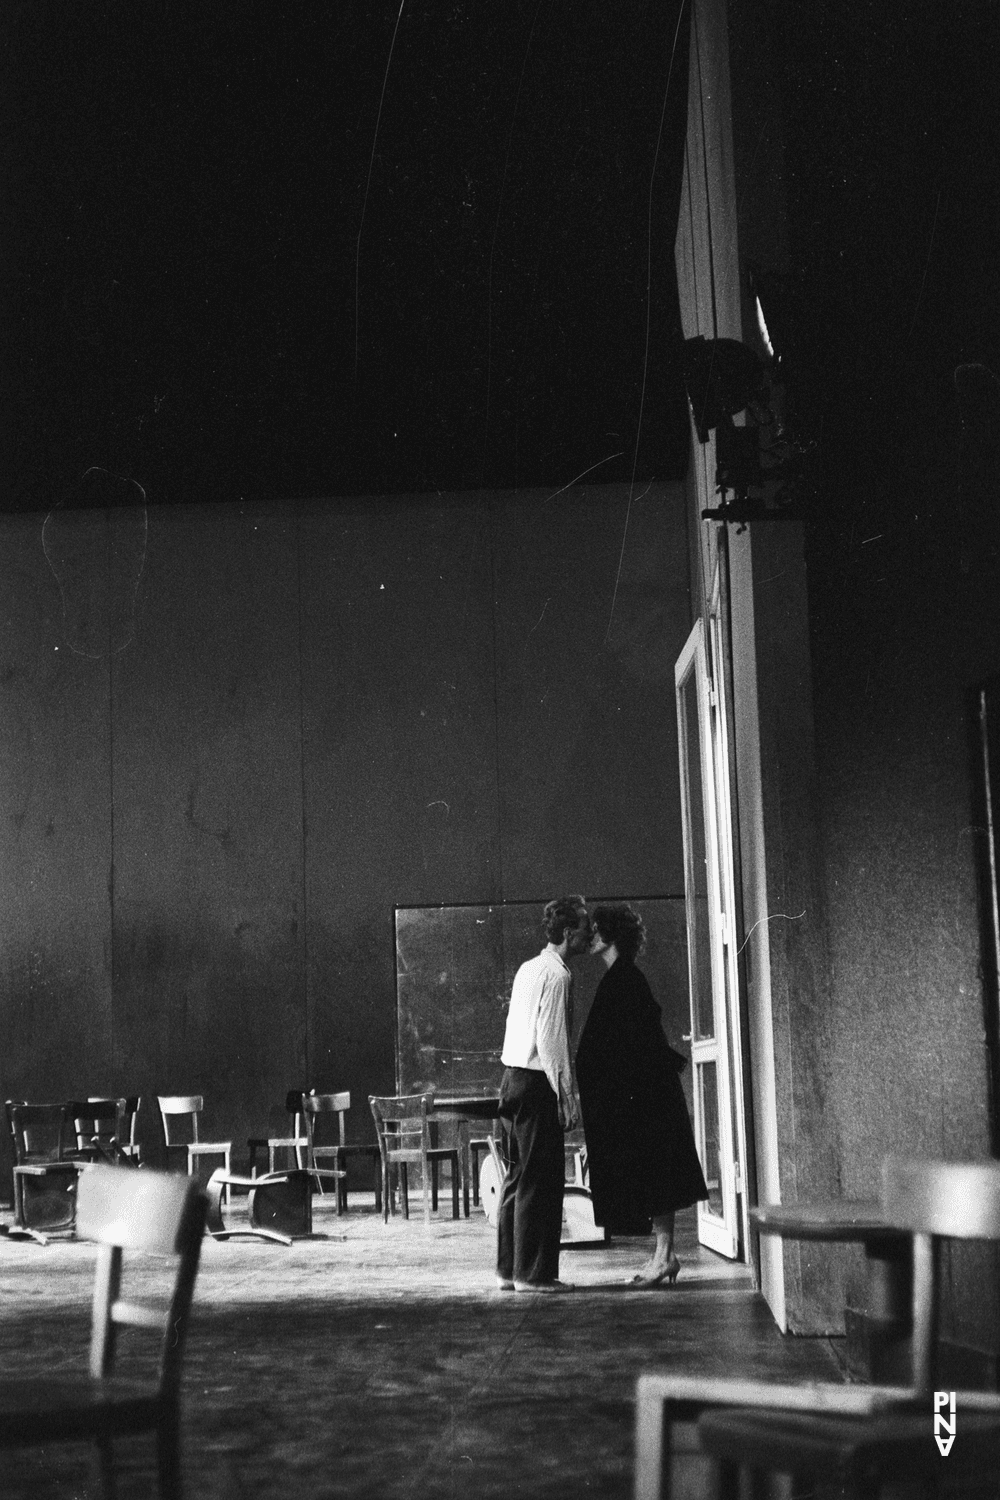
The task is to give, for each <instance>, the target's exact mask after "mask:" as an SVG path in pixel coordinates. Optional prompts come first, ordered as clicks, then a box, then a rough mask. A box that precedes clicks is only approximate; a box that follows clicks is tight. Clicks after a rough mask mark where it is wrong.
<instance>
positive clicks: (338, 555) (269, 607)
mask: <svg viewBox="0 0 1000 1500" xmlns="http://www.w3.org/2000/svg"><path fill="white" fill-rule="evenodd" d="M136 493H137V494H138V491H136ZM623 501H624V502H625V503H626V504H627V495H626V493H625V491H624V490H621V491H617V490H607V491H605V492H604V493H603V494H601V493H600V492H598V491H587V492H577V493H573V492H567V493H566V494H564V495H560V496H555V497H552V498H551V499H550V498H548V497H546V496H545V495H543V494H537V493H536V494H535V495H533V496H524V495H518V496H513V497H496V496H489V495H481V496H480V495H473V496H450V497H448V498H447V499H445V498H441V497H439V498H437V499H429V498H424V499H420V500H417V501H414V500H413V499H412V498H410V499H406V498H402V499H399V500H391V501H381V500H372V499H365V500H359V501H356V502H354V501H334V502H329V503H319V502H308V503H302V504H299V505H297V506H291V505H289V506H270V507H261V508H259V509H250V508H248V507H246V506H242V505H230V506H214V505H213V506H206V507H196V506H191V507H185V506H180V505H178V506H172V507H169V508H164V507H155V506H154V507H150V508H149V511H148V514H147V512H146V510H145V508H144V507H143V506H142V504H141V503H140V504H134V503H131V504H119V505H118V506H117V508H116V507H111V508H104V509H92V510H88V509H82V510H78V511H75V512H72V515H73V516H75V517H76V520H75V521H73V522H71V523H69V524H66V522H65V515H66V513H63V514H62V515H61V516H60V518H59V527H58V528H57V530H56V531H55V532H54V533H53V534H52V538H51V540H52V549H51V550H52V556H53V558H54V559H58V567H57V571H58V572H59V577H60V578H61V579H62V584H60V583H59V582H57V578H56V573H55V572H54V571H53V568H52V567H50V566H49V563H48V562H47V561H46V557H45V553H44V552H43V550H42V547H41V531H42V523H43V521H44V516H38V517H34V516H31V517H27V518H25V519H23V520H21V519H15V518H10V519H9V520H7V521H5V523H4V532H5V547H4V556H3V563H2V566H3V569H4V573H3V579H4V587H5V599H6V600H7V601H8V604H7V622H6V627H5V634H4V638H3V650H4V653H5V655H4V657H3V661H2V665H0V691H2V692H3V693H4V695H5V703H6V708H7V711H6V713H5V715H4V718H3V732H4V735H5V737H6V738H5V748H6V754H5V756H4V759H3V763H2V766H0V778H2V780H0V788H2V795H3V798H4V799H5V812H6V818H7V824H6V826H7V828H8V843H7V847H8V851H9V852H8V866H7V868H8V874H9V878H8V880H7V881H6V883H5V908H4V913H3V918H4V920H3V923H2V924H0V931H2V937H0V944H2V947H0V952H2V954H3V963H4V966H5V968H4V973H5V983H4V990H3V997H2V1002H0V1003H2V1005H3V1015H4V1018H5V1021H6V1037H7V1046H6V1049H5V1053H4V1068H5V1074H4V1079H5V1082H4V1088H5V1091H6V1092H7V1093H8V1094H16V1095H19V1096H20V1095H25V1094H28V1093H37V1092H45V1093H49V1092H55V1093H59V1094H67V1093H77V1092H81V1093H83V1092H94V1093H98V1092H105V1091H107V1092H126V1091H128V1092H141V1093H143V1094H144V1095H146V1096H147V1100H148V1102H147V1107H146V1109H145V1111H144V1114H143V1116H142V1118H141V1125H140V1134H141V1136H142V1137H143V1140H144V1143H145V1144H147V1145H149V1146H151V1147H154V1148H155V1147H158V1145H159V1139H160V1131H159V1123H158V1120H157V1117H156V1114H155V1110H154V1108H153V1101H152V1096H153V1095H154V1094H155V1093H157V1092H181V1091H183V1092H188V1091H191V1092H202V1093H204V1094H205V1096H206V1101H207V1116H206V1121H205V1124H206V1128H207V1129H208V1130H210V1131H212V1132H213V1133H214V1132H220V1133H222V1134H223V1135H224V1136H226V1137H232V1138H233V1139H234V1140H235V1141H237V1143H239V1144H240V1145H242V1143H243V1141H244V1139H245V1137H246V1135H247V1134H248V1133H255V1134H256V1133H263V1132H264V1131H265V1130H266V1129H268V1128H271V1129H272V1130H276V1129H277V1128H279V1127H280V1126H283V1124H284V1120H283V1118H282V1114H281V1108H280V1106H281V1104H282V1101H283V1099H284V1096H285V1092H286V1090H287V1089H288V1088H289V1087H293V1086H297V1085H298V1084H300V1083H302V1084H305V1085H310V1086H314V1087H318V1088H344V1087H346V1088H349V1089H351V1090H352V1092H353V1093H354V1095H355V1109H354V1111H353V1115H352V1119H351V1133H352V1134H353V1135H365V1134H367V1133H368V1132H369V1131H370V1128H371V1127H370V1121H369V1120H368V1116H367V1110H366V1109H365V1105H364V1101H365V1097H366V1095H367V1094H368V1093H369V1092H375V1091H378V1090H383V1089H384V1090H389V1089H391V1088H392V1087H393V1086H394V1079H395V1059H394V1054H395V1039H396V1003H395V964H394V933H393V910H394V908H395V907H396V906H419V907H431V906H439V905H441V904H446V905H450V906H455V905H459V904H482V905H484V906H489V905H491V904H492V905H499V904H500V903H502V902H503V901H504V898H505V897H507V896H509V895H511V894H514V895H516V896H518V897H519V898H524V899H527V898H529V897H530V898H531V899H532V901H534V900H535V899H536V898H537V899H538V906H539V907H540V905H541V900H542V899H544V898H545V897H547V896H550V895H552V894H554V893H556V892H557V890H558V888H559V886H564V887H565V886H568V887H569V888H570V889H573V888H579V889H582V890H584V891H585V892H586V893H587V894H589V895H591V896H592V895H593V892H594V891H596V890H602V889H603V890H609V889H611V890H632V891H635V892H638V893H640V894H642V893H644V892H645V893H648V892H650V891H652V892H654V893H655V892H657V891H662V890H664V889H671V886H670V885H669V884H667V881H668V880H671V879H672V878H673V877H672V875H671V872H672V871H674V870H675V869H676V871H677V872H678V876H677V886H676V888H677V889H679V888H680V879H679V871H680V839H679V829H678V828H677V826H676V816H675V813H674V810H673V809H674V804H675V803H676V798H677V794H676V770H675V763H676V751H675V749H674V724H673V694H672V687H671V684H670V672H671V668H672V662H673V659H674V657H675V656H676V654H677V651H678V650H679V648H680V644H681V642H682V640H683V637H684V633H685V630H686V624H687V618H686V616H687V594H686V586H685V585H683V584H682V585H681V586H680V594H679V596H678V597H674V596H673V595H672V594H671V592H670V590H671V589H672V587H673V584H672V583H670V580H671V579H672V577H673V572H672V570H673V557H674V555H675V553H676V555H677V556H679V557H680V558H683V553H684V546H683V533H682V532H676V531H675V532H674V533H673V534H671V527H680V526H681V525H682V520H681V517H680V514H679V510H678V506H677V504H676V503H675V501H676V497H675V496H673V494H672V493H665V494H662V495H660V496H659V497H658V499H657V503H656V506H655V507H653V508H652V509H647V510H646V511H644V510H643V506H644V505H646V501H645V500H637V503H636V505H634V506H633V508H632V519H631V520H630V527H629V541H628V545H627V547H626V557H625V563H624V564H623V571H622V577H621V580H620V584H619V590H618V598H617V601H616V609H615V621H614V622H613V628H612V631H611V633H610V635H609V636H608V640H609V646H608V648H607V650H605V647H604V645H603V636H604V634H605V633H606V632H607V615H606V611H605V606H606V605H609V604H610V595H609V589H610V587H611V585H612V584H613V581H614V573H615V568H614V567H613V566H612V562H611V560H610V553H609V547H608V540H607V539H608V536H609V535H611V534H612V532H613V523H615V522H617V521H621V520H623V513H622V504H621V502H623ZM74 528H75V529H74ZM633 528H634V529H633ZM634 543H635V544H636V545H637V546H638V547H639V550H640V553H641V556H640V557H639V558H636V557H633V556H632V553H631V550H630V549H631V548H632V547H633V544H634ZM630 559H631V560H630ZM660 568H665V569H666V577H667V580H668V582H667V584H666V585H663V586H662V587H659V586H657V585H656V582H655V578H654V577H653V573H654V572H655V570H656V569H660ZM67 570H68V571H67ZM647 570H648V575H647ZM67 580H69V581H68V582H67ZM137 580H138V582H137ZM60 588H62V589H63V592H64V593H65V594H66V597H67V600H68V604H67V612H66V616H65V619H64V617H63V612H62V603H61V601H62V595H61V593H60ZM67 590H68V592H67ZM661 596H662V597H661ZM622 622H630V623H629V624H628V630H627V632H626V636H625V637H624V638H620V637H618V636H616V633H615V632H617V631H619V630H620V629H622V628H623V625H622ZM497 642H499V649H500V653H501V657H502V666H501V670H500V672H499V674H498V672H497V668H496V660H497V655H496V644H497ZM71 644H72V645H73V646H75V650H74V649H71ZM612 648H613V649H612ZM81 653H86V654H81ZM595 673H596V678H595ZM595 681H596V684H597V685H596V686H595ZM498 700H499V708H498ZM646 739H648V740H649V742H650V747H649V748H648V749H647V748H646V747H645V746H644V744H643V741H644V740H646ZM605 760H606V761H607V765H608V772H607V775H605V774H604V772H603V770H602V767H603V765H604V763H605ZM498 766H499V771H498ZM500 780H502V782H503V787H504V804H505V806H504V809H503V812H502V815H501V802H500V797H499V792H498V783H499V781H500ZM609 870H612V871H613V870H618V871H623V872H632V871H633V870H634V871H635V878H634V879H631V878H630V879H626V878H625V874H622V876H621V879H620V880H617V881H616V882H615V883H613V884H612V882H611V880H610V879H608V880H605V878H604V872H606V871H609ZM112 871H113V875H112ZM654 876H655V877H656V878H655V883H654ZM525 910H526V911H527V912H528V913H529V916H528V917H527V918H526V919H525V925H524V926H523V927H522V926H519V925H517V923H515V925H514V927H513V928H511V929H510V930H508V928H509V927H510V923H511V922H512V921H513V920H514V919H513V918H512V917H510V916H508V915H505V916H504V917H503V920H502V924H501V925H502V965H503V980H502V983H501V985H500V993H501V994H502V995H503V998H504V1003H506V996H507V994H508V993H509V985H510V980H511V978H512V975H513V970H514V968H515V967H516V964H517V963H518V962H520V961H521V959H522V958H523V957H524V956H525V955H526V954H527V953H530V952H532V951H536V949H537V947H538V946H539V944H540V937H539V935H538V932H537V929H536V926H535V923H536V921H537V908H536V909H535V913H534V915H530V912H531V908H530V906H529V907H526V908H525ZM517 921H518V922H520V918H518V919H517ZM112 994H113V1004H112ZM581 1014H582V1011H581Z"/></svg>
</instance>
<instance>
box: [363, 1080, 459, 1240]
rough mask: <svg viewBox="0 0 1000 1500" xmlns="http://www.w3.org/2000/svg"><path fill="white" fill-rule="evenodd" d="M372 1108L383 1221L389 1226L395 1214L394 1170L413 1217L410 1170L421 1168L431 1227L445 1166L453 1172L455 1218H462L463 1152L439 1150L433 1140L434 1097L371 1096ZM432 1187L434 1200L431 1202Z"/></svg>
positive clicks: (447, 1148) (405, 1206)
mask: <svg viewBox="0 0 1000 1500" xmlns="http://www.w3.org/2000/svg"><path fill="white" fill-rule="evenodd" d="M368 1103H369V1104H370V1105H371V1111H372V1116H373V1118H374V1120H375V1130H376V1132H377V1134H378V1144H379V1152H380V1153H381V1159H382V1218H383V1220H384V1221H385V1222H386V1223H388V1222H389V1214H390V1212H393V1213H394V1212H395V1203H394V1202H393V1196H392V1184H391V1180H390V1176H391V1169H392V1168H393V1167H396V1168H397V1170H398V1173H399V1189H400V1199H401V1202H402V1208H403V1218H404V1219H408V1218H409V1217H410V1201H409V1184H408V1181H407V1171H408V1168H409V1167H411V1166H414V1165H419V1166H420V1168H421V1181H422V1185H423V1192H424V1223H425V1224H428V1225H429V1224H430V1219H431V1214H430V1211H431V1207H432V1206H433V1207H434V1208H435V1209H436V1208H437V1169H438V1166H439V1164H440V1163H441V1162H446V1163H447V1164H448V1165H449V1166H450V1168H451V1204H452V1218H454V1219H457V1218H458V1217H459V1208H458V1190H459V1177H460V1173H459V1165H458V1163H459V1151H458V1148H457V1147H455V1146H440V1147H439V1146H435V1145H434V1143H433V1141H432V1139H431V1119H430V1116H431V1111H432V1109H433V1107H434V1095H433V1094H409V1095H402V1096H400V1095H377V1094H370V1095H369V1096H368ZM428 1185H429V1186H430V1189H431V1192H430V1199H429V1198H428V1191H427V1190H428Z"/></svg>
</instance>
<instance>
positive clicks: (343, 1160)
mask: <svg viewBox="0 0 1000 1500" xmlns="http://www.w3.org/2000/svg"><path fill="white" fill-rule="evenodd" d="M302 1105H303V1111H304V1116H305V1123H306V1135H307V1137H308V1158H309V1165H310V1167H311V1168H312V1169H313V1170H314V1171H315V1170H316V1160H317V1157H318V1156H319V1157H332V1158H333V1160H334V1162H335V1164H336V1169H337V1171H338V1173H339V1176H338V1177H337V1212H338V1213H340V1212H341V1211H343V1212H344V1213H346V1212H347V1163H348V1161H349V1160H350V1158H351V1157H352V1156H365V1157H367V1158H368V1160H369V1161H370V1162H371V1163H372V1165H373V1167H374V1171H375V1208H376V1211H378V1210H380V1209H381V1207H382V1156H381V1152H380V1151H379V1148H378V1142H377V1141H374V1142H364V1141H348V1140H347V1131H346V1127H345V1122H344V1116H345V1115H346V1113H347V1111H348V1110H349V1109H350V1107H351V1096H350V1093H348V1092H346V1091H343V1092H341V1093H339V1094H317V1092H316V1090H315V1089H310V1090H309V1093H308V1094H305V1095H304V1096H303V1101H302ZM329 1114H335V1115H336V1116H337V1139H336V1140H335V1141H327V1142H321V1141H320V1140H319V1139H318V1137H319V1134H320V1132H321V1130H322V1117H323V1116H324V1115H329ZM317 1182H318V1184H319V1190H320V1192H322V1191H323V1179H322V1176H320V1177H318V1178H317Z"/></svg>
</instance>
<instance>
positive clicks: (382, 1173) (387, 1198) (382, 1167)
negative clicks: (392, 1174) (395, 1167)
mask: <svg viewBox="0 0 1000 1500" xmlns="http://www.w3.org/2000/svg"><path fill="white" fill-rule="evenodd" d="M378 1175H379V1182H380V1184H381V1187H382V1203H381V1208H382V1222H383V1224H388V1222H389V1206H390V1204H391V1203H392V1186H391V1184H390V1182H389V1163H388V1162H383V1161H380V1162H379V1174H378Z"/></svg>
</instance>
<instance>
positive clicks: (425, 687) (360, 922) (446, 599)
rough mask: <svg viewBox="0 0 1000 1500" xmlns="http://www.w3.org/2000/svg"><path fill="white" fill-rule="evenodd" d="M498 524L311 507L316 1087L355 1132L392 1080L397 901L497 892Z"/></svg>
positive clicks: (456, 506) (403, 504) (434, 508)
mask: <svg viewBox="0 0 1000 1500" xmlns="http://www.w3.org/2000/svg"><path fill="white" fill-rule="evenodd" d="M486 515H487V508H486V502H485V500H478V499H476V498H475V497H469V498H466V497H457V498H454V497H453V498H452V499H451V500H450V501H440V502H433V501H427V502H424V503H422V504H420V503H415V502H414V501H412V500H411V501H409V502H407V501H406V500H404V499H400V500H398V501H392V502H379V501H371V500H367V501H359V502H357V503H356V504H355V503H341V504H339V505H337V506H336V508H333V507H313V506H309V507H305V508H303V511H302V638H303V662H304V667H303V671H304V698H303V702H304V724H305V730H304V746H305V749H304V783H305V796H306V811H307V837H306V868H307V899H308V922H309V983H308V994H309V1015H310V1030H309V1067H310V1071H309V1082H310V1084H311V1085H314V1086H316V1087H319V1088H324V1089H326V1088H331V1089H333V1088H336V1089H341V1088H349V1089H350V1090H351V1092H352V1094H353V1095H354V1105H355V1109H354V1115H353V1117H352V1118H351V1119H350V1120H349V1126H350V1128H351V1132H352V1134H355V1135H360V1134H364V1133H367V1132H369V1131H370V1130H371V1122H370V1120H368V1119H366V1118H362V1117H361V1116H362V1111H363V1113H364V1114H365V1115H366V1114H367V1104H366V1102H365V1101H366V1099H367V1095H368V1094H369V1093H379V1092H382V1093H389V1092H391V1091H392V1088H393V1086H394V1063H393V1054H394V1034H395V989H394V973H393V917H392V913H393V907H394V906H395V905H396V904H402V903H410V902H413V903H430V902H433V901H442V900H447V901H454V900H463V899H468V900H481V901H489V900H490V899H492V898H493V897H495V896H496V895H498V894H499V885H500V864H499V857H498V849H497V814H496V761H495V729H494V673H493V641H492V619H491V608H490V600H491V582H490V571H491V562H490V552H489V529H488V526H487V522H486ZM359 1105H360V1106H361V1110H359V1108H358V1106H359Z"/></svg>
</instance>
